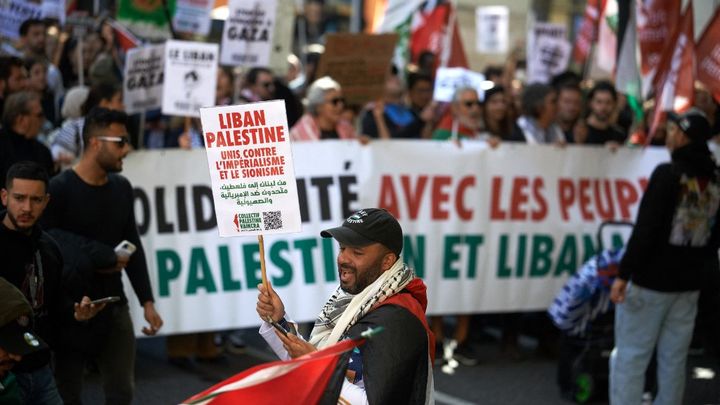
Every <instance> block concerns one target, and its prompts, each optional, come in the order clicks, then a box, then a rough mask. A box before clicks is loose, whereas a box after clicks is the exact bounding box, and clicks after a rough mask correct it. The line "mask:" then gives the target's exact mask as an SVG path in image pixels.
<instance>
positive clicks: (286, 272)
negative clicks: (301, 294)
mask: <svg viewBox="0 0 720 405" xmlns="http://www.w3.org/2000/svg"><path fill="white" fill-rule="evenodd" d="M289 250H290V244H289V243H287V242H286V241H284V240H281V241H277V242H275V243H273V245H272V246H271V247H270V262H272V264H274V265H275V266H276V267H277V268H279V269H280V270H281V271H282V274H281V275H280V276H278V277H275V276H273V277H272V284H273V286H274V287H284V286H286V285H288V284H290V282H291V281H292V276H293V269H292V264H290V262H288V261H287V260H285V259H284V258H283V257H282V256H281V255H280V253H281V252H283V251H289Z"/></svg>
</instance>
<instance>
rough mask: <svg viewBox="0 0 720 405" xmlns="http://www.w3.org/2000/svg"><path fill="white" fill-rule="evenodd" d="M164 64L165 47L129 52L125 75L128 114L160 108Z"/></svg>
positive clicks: (124, 98) (158, 46)
mask: <svg viewBox="0 0 720 405" xmlns="http://www.w3.org/2000/svg"><path fill="white" fill-rule="evenodd" d="M164 63H165V46H164V45H149V46H143V47H142V48H132V49H130V50H129V51H128V53H127V58H126V62H125V74H124V75H123V77H124V81H123V87H124V88H123V104H124V105H125V111H126V112H127V113H128V114H135V113H140V112H143V111H146V110H153V109H156V108H160V106H161V104H162V96H163V93H162V91H163V65H164Z"/></svg>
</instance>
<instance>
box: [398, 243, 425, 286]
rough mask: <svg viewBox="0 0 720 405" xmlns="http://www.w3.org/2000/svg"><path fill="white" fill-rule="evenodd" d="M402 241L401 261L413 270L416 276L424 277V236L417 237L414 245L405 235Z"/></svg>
mask: <svg viewBox="0 0 720 405" xmlns="http://www.w3.org/2000/svg"><path fill="white" fill-rule="evenodd" d="M403 239H404V241H403V250H402V256H403V261H404V262H405V263H407V265H408V266H409V267H411V268H412V269H413V270H415V275H416V276H418V277H420V278H423V277H425V235H417V236H416V237H415V240H416V241H417V243H416V244H415V245H413V242H412V237H411V236H410V235H405V237H404V238H403Z"/></svg>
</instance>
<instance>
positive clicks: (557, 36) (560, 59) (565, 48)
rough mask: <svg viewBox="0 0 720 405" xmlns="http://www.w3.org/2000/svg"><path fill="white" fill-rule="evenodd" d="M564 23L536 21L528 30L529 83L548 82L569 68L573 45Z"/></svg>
mask: <svg viewBox="0 0 720 405" xmlns="http://www.w3.org/2000/svg"><path fill="white" fill-rule="evenodd" d="M566 32H567V29H566V28H565V26H564V25H562V24H551V23H535V25H534V26H533V29H531V30H530V31H528V45H527V61H528V67H527V70H528V77H527V82H528V83H547V82H548V81H549V80H550V78H551V77H552V76H554V75H556V74H558V73H561V72H562V71H564V70H565V68H567V64H568V61H569V58H570V52H571V51H572V45H570V43H569V42H568V41H567V39H565V38H566V37H565V34H566Z"/></svg>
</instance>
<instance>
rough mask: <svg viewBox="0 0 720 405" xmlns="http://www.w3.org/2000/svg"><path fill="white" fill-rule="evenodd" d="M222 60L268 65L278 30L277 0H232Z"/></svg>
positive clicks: (251, 64) (226, 63)
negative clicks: (276, 21)
mask: <svg viewBox="0 0 720 405" xmlns="http://www.w3.org/2000/svg"><path fill="white" fill-rule="evenodd" d="M228 8H229V13H230V14H229V16H228V18H227V20H226V21H225V27H224V28H223V37H222V53H221V55H220V62H221V63H222V64H223V65H231V66H237V65H245V66H267V65H268V64H269V61H270V51H271V49H272V44H273V33H274V30H275V27H274V25H275V13H276V9H277V3H276V1H275V0H262V1H260V0H230V2H229V3H228Z"/></svg>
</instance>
